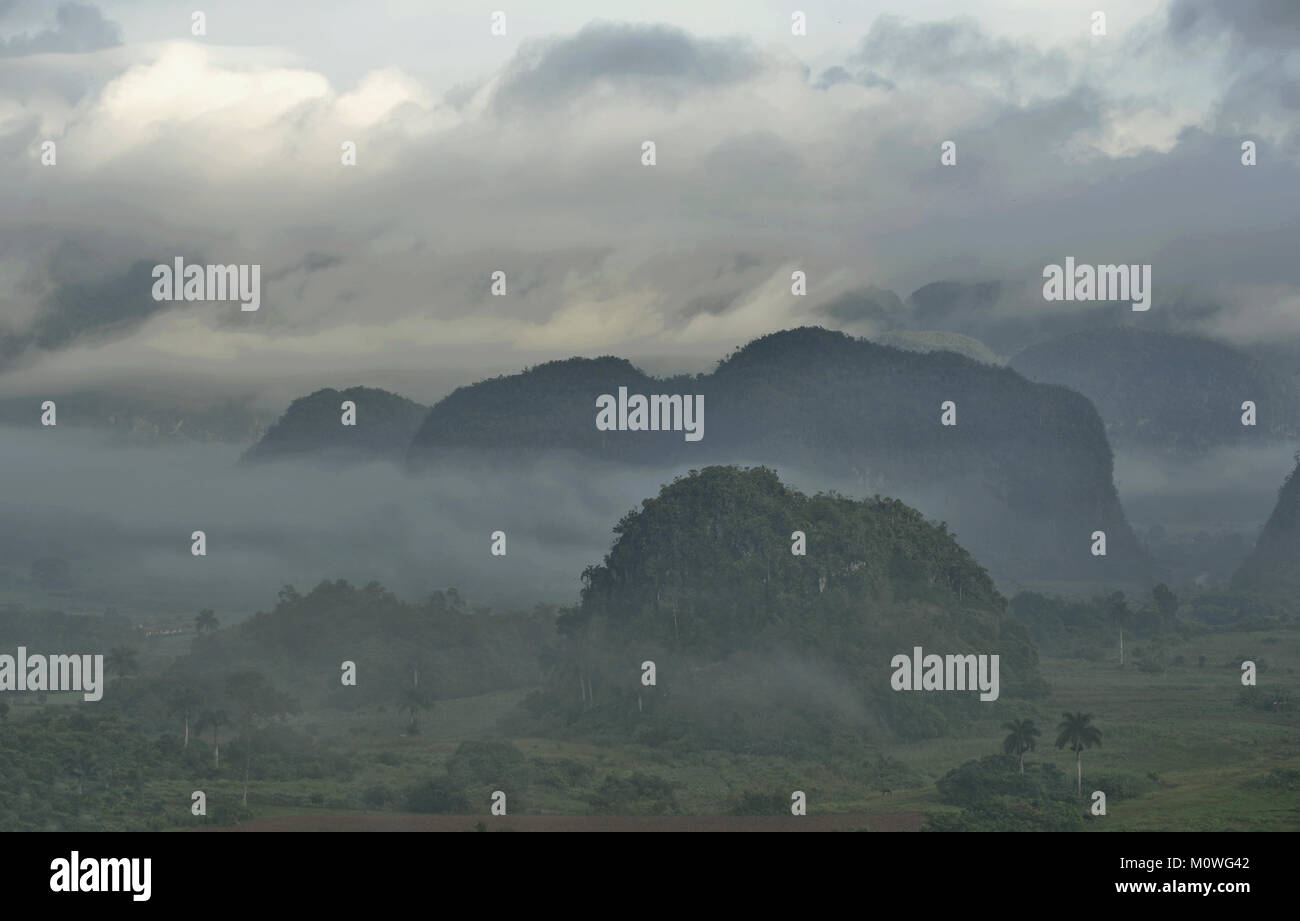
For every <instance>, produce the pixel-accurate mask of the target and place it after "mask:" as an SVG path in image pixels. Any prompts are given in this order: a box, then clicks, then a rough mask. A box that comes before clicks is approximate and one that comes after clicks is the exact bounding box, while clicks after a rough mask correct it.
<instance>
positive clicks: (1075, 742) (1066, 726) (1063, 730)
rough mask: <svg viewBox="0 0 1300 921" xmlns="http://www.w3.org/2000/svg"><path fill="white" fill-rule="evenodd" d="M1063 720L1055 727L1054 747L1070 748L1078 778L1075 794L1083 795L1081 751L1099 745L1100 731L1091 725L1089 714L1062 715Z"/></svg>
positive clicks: (1090, 715)
mask: <svg viewBox="0 0 1300 921" xmlns="http://www.w3.org/2000/svg"><path fill="white" fill-rule="evenodd" d="M1062 716H1063V717H1064V719H1062V720H1061V724H1060V725H1059V726H1057V727H1056V732H1057V736H1056V747H1057V748H1064V747H1065V746H1067V745H1068V746H1070V751H1072V752H1074V769H1075V774H1076V776H1077V778H1078V780H1077V786H1076V788H1075V789H1076V792H1077V793H1078V794H1079V795H1080V796H1082V795H1083V750H1084V749H1085V748H1092V747H1093V746H1094V745H1097V746H1100V745H1101V730H1100V729H1098V728H1097V727H1096V726H1093V725H1091V723H1092V714H1091V713H1063V714H1062Z"/></svg>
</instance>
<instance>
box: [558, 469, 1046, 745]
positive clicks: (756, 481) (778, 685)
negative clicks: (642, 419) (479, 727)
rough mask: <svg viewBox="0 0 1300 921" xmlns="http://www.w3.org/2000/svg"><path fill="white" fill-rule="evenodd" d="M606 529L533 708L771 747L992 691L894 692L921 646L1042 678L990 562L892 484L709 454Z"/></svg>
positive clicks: (645, 732)
mask: <svg viewBox="0 0 1300 921" xmlns="http://www.w3.org/2000/svg"><path fill="white" fill-rule="evenodd" d="M614 533H615V534H616V535H617V539H616V540H615V542H614V545H613V547H612V548H611V549H610V551H609V553H608V554H607V555H606V556H605V559H604V561H603V562H602V563H600V564H599V565H596V566H592V567H589V568H588V569H587V570H586V571H585V572H584V574H583V583H584V588H583V590H582V596H581V602H580V604H579V605H578V606H577V607H576V608H574V609H572V610H571V611H569V612H567V613H566V614H564V615H562V616H561V617H560V619H559V624H558V626H559V629H560V632H561V634H562V635H563V636H564V637H565V640H566V646H565V649H564V651H563V653H562V658H561V661H560V663H559V664H558V665H557V667H556V670H555V672H554V674H553V676H552V683H551V685H550V686H549V688H548V690H547V691H546V693H545V694H544V695H542V696H541V697H540V698H538V699H537V700H535V701H534V704H535V712H538V713H548V714H549V715H550V716H551V717H556V716H559V717H561V718H562V719H563V720H565V721H566V722H567V723H570V724H576V725H577V726H579V727H582V726H587V727H588V728H593V726H601V727H603V728H604V729H606V730H612V731H619V732H628V733H632V734H633V735H634V736H636V737H638V738H641V737H645V739H669V738H677V737H684V736H688V737H690V738H692V739H694V740H695V741H696V742H698V743H700V744H707V745H711V746H717V747H726V748H742V749H747V748H753V747H755V746H757V747H759V748H765V749H770V748H771V747H772V746H774V745H775V746H776V747H778V748H779V747H782V746H784V745H786V744H790V742H791V740H792V739H795V738H803V739H805V741H806V742H808V743H809V744H813V742H812V741H811V740H812V739H813V737H815V738H816V739H820V740H821V742H822V743H827V744H829V740H830V739H832V738H834V737H844V738H852V739H857V740H861V739H864V738H870V737H875V738H877V739H879V738H880V737H887V736H895V735H903V736H910V737H916V736H932V735H940V734H943V733H944V732H945V731H946V729H947V728H948V727H949V726H950V725H953V724H955V723H960V722H965V721H967V720H970V719H975V718H979V717H980V716H988V715H989V713H990V712H992V711H991V710H989V709H987V708H995V707H997V706H998V705H997V703H996V701H987V702H985V701H980V700H979V693H978V691H975V690H970V689H962V690H951V691H937V690H936V691H925V692H918V691H896V690H894V689H893V687H892V686H891V676H892V675H893V673H894V668H893V667H892V665H891V663H892V661H893V659H894V657H895V656H896V655H899V654H904V655H907V656H909V657H910V656H912V655H913V653H914V649H915V648H916V647H918V646H919V647H922V648H923V650H924V654H927V655H928V654H932V653H933V654H938V655H940V656H946V655H953V656H956V655H962V656H966V655H973V656H993V655H996V656H998V657H999V674H998V680H999V699H1001V698H1006V697H1014V696H1025V695H1032V694H1036V693H1039V692H1040V691H1041V690H1042V689H1043V687H1044V685H1043V682H1042V679H1041V676H1040V675H1039V672H1038V661H1037V653H1036V652H1035V650H1034V648H1033V645H1032V643H1031V640H1030V638H1029V635H1028V633H1027V631H1026V630H1025V629H1024V627H1023V626H1021V625H1020V624H1019V623H1017V622H1016V621H1014V620H1013V619H1011V618H1010V617H1009V616H1008V615H1007V614H1006V601H1005V599H1004V598H1003V597H1002V596H1001V595H1000V594H999V593H998V591H997V589H996V588H995V587H994V585H993V582H992V580H991V579H990V578H989V576H988V573H987V572H985V570H984V569H983V567H981V566H980V564H979V563H978V562H977V561H976V560H975V559H974V558H973V557H972V556H971V555H970V554H969V553H967V552H966V551H965V550H964V549H963V548H962V547H961V546H960V545H958V543H957V542H956V541H955V540H954V539H953V537H952V535H951V534H950V533H949V532H948V530H947V527H946V526H945V525H943V524H935V523H932V522H929V521H926V520H925V518H924V516H922V515H921V513H920V512H918V511H916V510H915V509H913V508H910V507H908V506H907V505H905V504H903V503H902V502H899V501H897V500H894V499H885V498H879V497H876V498H873V499H868V500H860V501H859V500H852V499H848V498H844V497H842V496H839V495H836V494H818V495H815V496H808V495H805V494H803V493H800V492H798V491H797V490H794V489H791V488H789V487H787V486H785V485H784V484H782V483H781V481H780V480H779V479H778V477H777V475H776V473H775V472H773V471H772V470H770V469H768V468H764V467H754V468H747V469H742V468H738V467H707V468H705V469H703V470H700V471H691V473H690V474H689V475H687V476H683V477H679V478H678V479H676V480H674V481H673V482H672V483H670V484H669V485H667V486H665V487H664V488H663V490H662V491H661V492H660V494H659V495H658V496H657V497H656V498H653V499H647V500H645V501H644V502H643V503H642V505H641V507H640V508H639V509H637V510H635V511H632V512H630V513H629V514H628V515H626V516H625V517H624V518H623V519H622V520H621V521H620V522H619V523H618V525H617V526H616V527H615V529H614ZM989 661H991V660H989ZM647 662H653V663H654V671H655V678H656V682H655V684H654V685H653V686H651V685H647V684H646V683H645V677H644V676H645V674H646V663H647ZM810 734H811V735H810ZM643 740H644V739H643ZM781 740H784V741H781ZM818 744H820V743H818Z"/></svg>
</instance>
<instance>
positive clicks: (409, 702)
mask: <svg viewBox="0 0 1300 921" xmlns="http://www.w3.org/2000/svg"><path fill="white" fill-rule="evenodd" d="M432 706H433V703H432V701H430V700H429V697H428V695H427V694H426V693H425V692H424V691H421V690H420V689H418V688H407V689H406V690H405V691H403V692H402V700H401V703H399V704H398V705H397V712H398V713H403V712H406V711H410V713H411V725H410V732H411V734H412V735H416V734H418V733H419V731H420V724H419V717H420V711H421V710H428V709H430V708H431V707H432Z"/></svg>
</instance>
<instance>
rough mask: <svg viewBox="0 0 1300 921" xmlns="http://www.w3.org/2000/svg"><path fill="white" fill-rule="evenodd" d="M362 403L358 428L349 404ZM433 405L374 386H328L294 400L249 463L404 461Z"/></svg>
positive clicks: (252, 452) (252, 450)
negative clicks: (348, 417) (348, 414)
mask: <svg viewBox="0 0 1300 921" xmlns="http://www.w3.org/2000/svg"><path fill="white" fill-rule="evenodd" d="M349 400H350V401H351V402H353V403H355V404H356V424H355V425H344V424H343V417H344V410H343V408H342V404H343V403H344V401H349ZM427 412H428V407H425V406H421V405H420V404H419V403H415V402H412V401H411V400H408V399H406V397H402V396H398V395H397V394H395V393H389V392H388V391H387V390H379V389H376V388H374V387H350V388H348V389H347V390H334V389H330V388H327V389H325V390H317V391H316V392H315V393H313V394H310V395H308V396H305V397H301V398H300V399H297V400H294V401H293V403H291V404H290V405H289V408H288V409H287V410H285V413H284V415H283V416H281V417H280V418H279V420H278V421H276V423H275V424H274V425H272V426H271V428H270V429H268V430H267V432H266V434H265V435H264V436H263V437H262V439H261V440H260V441H259V442H257V444H255V445H253V447H251V448H249V449H248V451H247V452H245V454H244V460H245V461H250V462H254V461H267V460H276V459H281V458H286V457H294V458H299V459H304V458H305V459H309V460H313V461H355V460H380V459H388V460H395V459H400V458H402V457H403V456H404V455H405V453H406V449H407V446H408V445H409V444H410V442H411V437H412V436H413V435H414V434H415V432H416V430H417V429H418V428H419V426H420V421H421V420H422V419H423V418H424V415H425V414H426V413H427Z"/></svg>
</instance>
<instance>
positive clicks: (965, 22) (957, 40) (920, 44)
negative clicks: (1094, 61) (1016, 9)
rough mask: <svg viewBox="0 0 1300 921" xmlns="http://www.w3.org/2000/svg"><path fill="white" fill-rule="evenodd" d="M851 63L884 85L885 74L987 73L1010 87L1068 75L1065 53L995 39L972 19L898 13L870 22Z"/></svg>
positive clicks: (958, 77) (959, 77) (953, 76)
mask: <svg viewBox="0 0 1300 921" xmlns="http://www.w3.org/2000/svg"><path fill="white" fill-rule="evenodd" d="M849 63H850V64H852V65H855V66H857V67H859V68H862V71H861V76H860V77H859V78H857V82H864V84H865V85H868V86H870V85H873V83H875V84H888V82H889V81H888V80H887V79H886V78H890V79H893V80H899V79H904V78H924V79H926V80H938V81H944V80H955V81H966V80H970V79H972V78H975V77H985V78H993V79H994V80H995V81H996V82H997V83H998V84H999V85H1000V86H1001V87H1002V88H1003V89H1005V90H1007V91H1012V90H1014V89H1016V88H1017V87H1018V86H1019V85H1020V84H1021V82H1022V81H1023V80H1024V79H1025V78H1026V77H1044V78H1048V79H1053V80H1056V81H1058V85H1064V83H1065V82H1066V80H1067V79H1068V76H1069V66H1068V62H1067V60H1066V58H1065V56H1064V55H1062V54H1060V53H1056V52H1042V51H1039V50H1038V49H1036V48H1034V47H1032V46H1030V45H1025V44H1021V43H1018V42H1014V41H1011V40H1010V39H1005V38H994V37H992V36H990V35H988V34H986V33H985V32H984V31H983V30H982V29H981V28H980V26H979V24H978V23H976V22H975V21H974V20H970V19H953V20H949V21H947V22H927V23H912V22H908V21H905V20H903V19H901V18H899V17H897V16H881V17H879V18H878V19H876V21H875V22H874V23H872V25H871V30H870V31H869V32H868V33H867V35H866V37H865V38H863V40H862V44H861V45H860V46H859V47H858V50H857V53H856V54H855V55H854V56H853V57H852V58H851V59H850V62H849ZM881 74H883V75H884V76H881ZM837 76H838V75H837ZM823 79H825V77H823Z"/></svg>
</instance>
